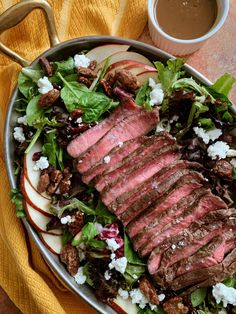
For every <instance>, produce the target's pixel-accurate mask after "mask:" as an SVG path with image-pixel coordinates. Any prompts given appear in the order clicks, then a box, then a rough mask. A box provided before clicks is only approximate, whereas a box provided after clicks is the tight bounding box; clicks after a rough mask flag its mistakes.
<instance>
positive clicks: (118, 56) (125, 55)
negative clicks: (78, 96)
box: [95, 51, 153, 71]
mask: <svg viewBox="0 0 236 314" xmlns="http://www.w3.org/2000/svg"><path fill="white" fill-rule="evenodd" d="M127 60H129V61H130V60H131V61H136V62H142V63H145V64H147V65H149V66H153V65H152V63H151V62H150V61H149V60H148V59H147V58H146V57H144V56H143V55H141V54H139V53H137V52H133V51H123V52H117V53H114V54H113V55H111V56H110V57H109V63H110V65H111V64H113V63H116V62H118V61H123V62H126V63H127ZM105 62H106V59H104V60H103V61H102V62H101V63H99V64H98V65H97V67H96V69H95V70H96V71H98V70H99V69H101V68H102V67H103V66H104V64H105Z"/></svg>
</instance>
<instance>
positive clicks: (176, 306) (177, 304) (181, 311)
mask: <svg viewBox="0 0 236 314" xmlns="http://www.w3.org/2000/svg"><path fill="white" fill-rule="evenodd" d="M163 309H164V311H165V313H166V314H187V313H188V312H189V308H188V307H187V306H185V305H184V304H183V298H182V297H174V298H171V299H169V300H167V301H166V302H164V304H163Z"/></svg>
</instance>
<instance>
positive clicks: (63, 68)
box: [53, 57, 75, 76]
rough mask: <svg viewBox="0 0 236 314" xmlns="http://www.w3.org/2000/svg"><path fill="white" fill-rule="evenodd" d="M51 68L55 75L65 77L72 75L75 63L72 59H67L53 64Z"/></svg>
mask: <svg viewBox="0 0 236 314" xmlns="http://www.w3.org/2000/svg"><path fill="white" fill-rule="evenodd" d="M53 66H54V71H55V74H56V75H57V74H58V73H61V74H62V75H64V76H65V75H69V74H72V73H74V68H75V63H74V59H73V58H72V57H69V58H68V59H67V60H63V61H56V62H53Z"/></svg>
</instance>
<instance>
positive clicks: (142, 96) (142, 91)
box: [135, 82, 151, 106]
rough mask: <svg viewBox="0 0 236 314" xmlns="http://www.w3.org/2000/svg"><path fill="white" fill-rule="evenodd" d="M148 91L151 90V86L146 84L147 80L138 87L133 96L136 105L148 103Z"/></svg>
mask: <svg viewBox="0 0 236 314" xmlns="http://www.w3.org/2000/svg"><path fill="white" fill-rule="evenodd" d="M150 92H151V87H150V86H149V85H148V82H146V83H145V84H144V85H143V86H141V87H140V88H139V90H138V92H137V94H136V97H135V103H136V104H137V105H138V106H143V105H145V104H146V103H149V100H150Z"/></svg>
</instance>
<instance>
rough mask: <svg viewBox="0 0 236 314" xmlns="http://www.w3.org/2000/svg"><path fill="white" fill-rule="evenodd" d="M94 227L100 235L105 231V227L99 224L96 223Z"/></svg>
mask: <svg viewBox="0 0 236 314" xmlns="http://www.w3.org/2000/svg"><path fill="white" fill-rule="evenodd" d="M94 227H95V228H96V229H97V232H98V233H101V232H102V230H103V226H102V225H101V224H100V223H98V222H95V224H94Z"/></svg>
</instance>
